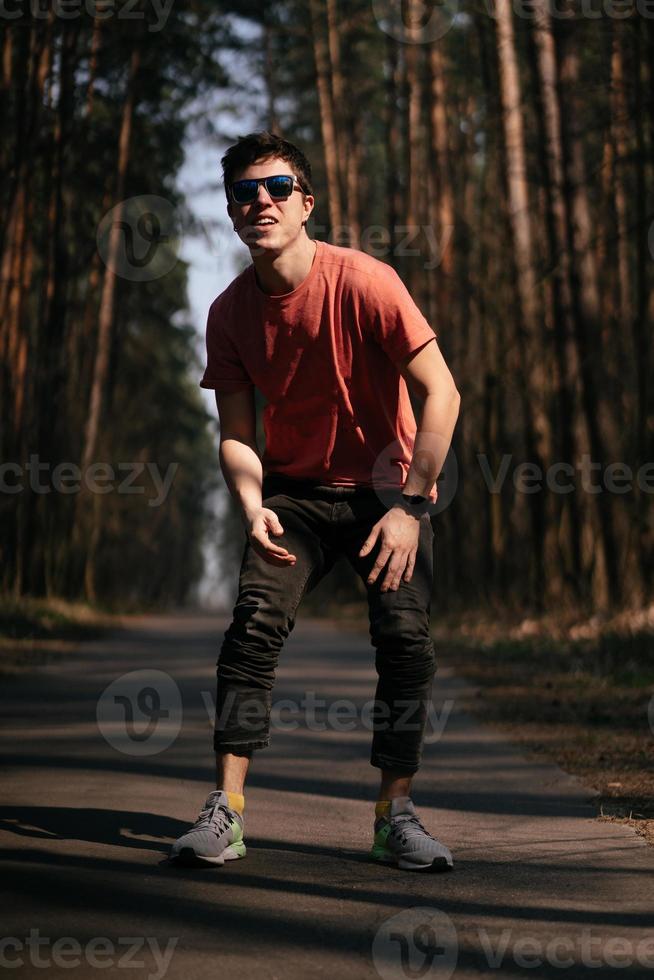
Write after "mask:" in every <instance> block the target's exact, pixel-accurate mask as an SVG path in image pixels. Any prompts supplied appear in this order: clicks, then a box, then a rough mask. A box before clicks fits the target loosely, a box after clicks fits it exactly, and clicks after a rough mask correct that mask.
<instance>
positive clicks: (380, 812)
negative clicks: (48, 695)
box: [375, 800, 391, 820]
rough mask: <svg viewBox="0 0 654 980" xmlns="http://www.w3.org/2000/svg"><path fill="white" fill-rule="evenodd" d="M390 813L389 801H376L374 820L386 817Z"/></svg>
mask: <svg viewBox="0 0 654 980" xmlns="http://www.w3.org/2000/svg"><path fill="white" fill-rule="evenodd" d="M390 812H391V800H378V802H377V803H375V820H377V819H378V818H379V817H387V816H388V815H389V814H390Z"/></svg>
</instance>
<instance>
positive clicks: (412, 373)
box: [359, 338, 461, 592]
mask: <svg viewBox="0 0 654 980" xmlns="http://www.w3.org/2000/svg"><path fill="white" fill-rule="evenodd" d="M398 369H399V371H400V373H401V374H402V377H403V378H404V380H405V381H406V383H407V387H408V388H409V390H410V391H411V392H412V393H413V394H415V395H416V397H417V398H419V399H420V400H421V401H422V403H423V404H422V412H421V413H420V419H419V420H418V422H417V431H416V438H415V443H414V447H413V456H412V459H411V465H410V467H409V472H408V474H407V479H406V483H405V485H404V488H403V492H404V493H407V494H419V495H420V496H423V497H427V496H429V493H430V491H431V489H432V487H433V486H434V483H435V481H436V479H437V477H438V475H439V474H440V472H441V470H442V468H443V465H444V463H445V457H446V456H447V451H448V449H449V447H450V443H451V441H452V433H453V432H454V426H455V425H456V420H457V418H458V415H459V405H460V403H461V396H460V395H459V392H458V390H457V387H456V385H455V383H454V379H453V377H452V375H451V373H450V370H449V368H448V366H447V364H446V363H445V360H444V359H443V355H442V354H441V351H440V348H439V347H438V343H437V341H436V338H434V340H430V341H428V342H427V343H426V344H424V345H423V346H422V347H420V348H418V350H417V351H412V352H411V353H410V354H409V355H408V356H407V357H406V358H404V360H402V361H400V362H399V364H398ZM419 534H420V518H419V517H416V516H414V515H412V514H411V513H409V511H408V510H406V509H405V508H404V507H403V506H402V505H401V504H397V505H395V506H393V507H391V509H390V510H389V511H388V512H387V513H386V514H384V516H383V517H382V518H381V519H380V520H379V521H377V523H376V524H375V525H374V527H373V529H372V531H371V533H370V534H369V535H368V537H367V538H366V540H365V542H364V544H363V547H362V548H361V551H360V552H359V555H360V556H361V557H363V556H364V555H366V554H368V552H369V551H370V550H371V548H372V547H373V546H374V544H375V542H376V541H377V538H380V549H379V554H378V556H377V559H376V561H375V564H374V565H373V567H372V569H371V571H370V574H369V576H368V584H369V585H371V584H372V583H373V582H374V581H375V580H376V579H377V576H378V575H379V573H380V572H381V571H382V570H383V568H384V566H385V565H386V564H387V563H388V570H387V573H386V576H385V579H384V581H383V583H382V586H381V591H382V592H386V591H387V590H388V589H392V590H394V591H395V590H397V589H398V588H399V586H400V579H402V578H404V581H405V582H409V581H410V580H411V576H412V574H413V569H414V566H415V559H416V552H417V550H418V539H419Z"/></svg>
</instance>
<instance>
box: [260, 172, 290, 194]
mask: <svg viewBox="0 0 654 980" xmlns="http://www.w3.org/2000/svg"><path fill="white" fill-rule="evenodd" d="M266 190H267V191H268V193H269V194H270V196H271V197H288V196H289V194H291V193H292V191H293V178H292V177H269V178H268V180H266Z"/></svg>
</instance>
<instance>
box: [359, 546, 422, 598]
mask: <svg viewBox="0 0 654 980" xmlns="http://www.w3.org/2000/svg"><path fill="white" fill-rule="evenodd" d="M389 556H391V561H390V563H389V565H388V569H387V571H386V575H385V577H384V581H383V582H382V584H381V588H380V591H381V592H388V591H389V590H390V591H392V592H397V590H398V589H399V587H400V582H401V581H402V579H404V581H405V582H410V581H411V576H412V575H413V569H414V567H415V563H416V553H415V551H399V552H398V551H392V550H391V549H390V548H387V549H386V550H385V551H383V552H380V554H379V556H378V558H377V560H376V562H375V564H374V565H373V567H372V568H371V570H370V574H369V576H368V580H367V581H368V585H372V584H373V583H374V582H375V581H376V580H377V578H378V576H379V573H380V572H381V571H382V570H383V568H384V566H385V565H386V562H387V561H388V558H389Z"/></svg>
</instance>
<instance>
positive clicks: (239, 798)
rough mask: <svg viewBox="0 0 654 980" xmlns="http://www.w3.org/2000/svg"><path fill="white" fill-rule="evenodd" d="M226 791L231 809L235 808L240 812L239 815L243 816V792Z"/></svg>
mask: <svg viewBox="0 0 654 980" xmlns="http://www.w3.org/2000/svg"><path fill="white" fill-rule="evenodd" d="M226 792H227V799H228V800H229V805H230V806H231V808H232V810H236V812H237V813H240V814H241V816H243V810H245V797H244V796H243V794H242V793H230V792H228V791H226Z"/></svg>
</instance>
